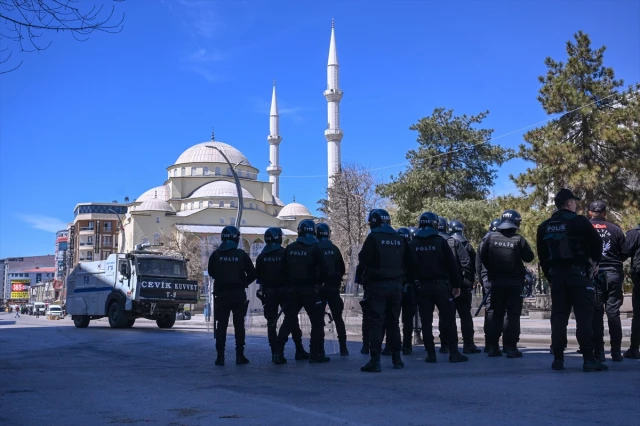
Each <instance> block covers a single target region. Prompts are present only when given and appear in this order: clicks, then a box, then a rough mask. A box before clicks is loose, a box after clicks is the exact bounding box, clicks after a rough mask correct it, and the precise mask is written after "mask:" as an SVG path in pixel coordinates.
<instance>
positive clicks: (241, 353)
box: [236, 348, 249, 365]
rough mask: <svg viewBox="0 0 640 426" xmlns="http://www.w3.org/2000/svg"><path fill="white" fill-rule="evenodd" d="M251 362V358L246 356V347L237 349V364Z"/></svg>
mask: <svg viewBox="0 0 640 426" xmlns="http://www.w3.org/2000/svg"><path fill="white" fill-rule="evenodd" d="M245 364H249V360H248V359H247V357H246V356H244V348H239V349H236V365H245Z"/></svg>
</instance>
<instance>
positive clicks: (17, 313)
mask: <svg viewBox="0 0 640 426" xmlns="http://www.w3.org/2000/svg"><path fill="white" fill-rule="evenodd" d="M14 318H20V308H19V307H18V306H16V316H15V317H14Z"/></svg>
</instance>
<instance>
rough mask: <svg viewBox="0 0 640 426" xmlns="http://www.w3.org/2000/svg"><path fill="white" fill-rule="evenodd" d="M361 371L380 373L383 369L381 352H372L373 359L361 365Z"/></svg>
mask: <svg viewBox="0 0 640 426" xmlns="http://www.w3.org/2000/svg"><path fill="white" fill-rule="evenodd" d="M360 371H364V372H365V373H380V372H381V371H382V366H381V365H380V354H379V353H375V352H371V359H370V360H369V362H368V363H366V364H365V365H363V366H362V367H360Z"/></svg>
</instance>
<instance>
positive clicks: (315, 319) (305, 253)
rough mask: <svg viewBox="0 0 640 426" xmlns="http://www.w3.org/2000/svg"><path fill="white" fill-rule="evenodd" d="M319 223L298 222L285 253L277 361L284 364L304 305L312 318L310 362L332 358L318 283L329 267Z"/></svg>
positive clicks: (275, 359)
mask: <svg viewBox="0 0 640 426" xmlns="http://www.w3.org/2000/svg"><path fill="white" fill-rule="evenodd" d="M315 234H316V224H315V222H314V221H313V220H311V219H304V220H301V221H300V223H299V224H298V238H297V239H296V240H295V241H294V242H293V243H291V244H289V245H288V246H287V248H285V250H284V254H283V256H282V276H283V277H284V280H285V283H286V285H287V290H288V295H287V302H286V304H285V307H284V309H285V310H284V321H283V322H282V326H281V327H280V331H279V332H278V339H277V348H276V353H275V355H274V356H273V362H274V363H275V364H285V363H286V362H287V359H286V358H285V357H284V346H285V344H286V343H287V337H288V336H289V334H291V331H292V330H293V329H294V327H295V325H296V321H297V317H298V314H299V313H300V310H301V309H302V308H303V307H304V310H305V312H306V313H307V315H308V316H309V321H310V322H311V343H310V348H309V349H310V351H309V352H310V353H309V363H312V364H313V363H321V362H329V361H330V359H329V358H328V357H327V356H326V355H325V352H324V309H323V306H322V300H321V299H320V295H319V287H320V286H322V285H323V284H324V283H325V280H326V271H327V267H326V265H325V262H324V253H323V252H322V249H321V248H320V247H318V242H319V241H318V239H317V238H316V235H315Z"/></svg>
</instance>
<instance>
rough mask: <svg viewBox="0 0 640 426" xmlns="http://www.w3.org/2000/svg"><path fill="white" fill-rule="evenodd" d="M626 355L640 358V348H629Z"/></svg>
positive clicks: (629, 357)
mask: <svg viewBox="0 0 640 426" xmlns="http://www.w3.org/2000/svg"><path fill="white" fill-rule="evenodd" d="M624 357H625V358H627V359H640V350H638V348H629V349H627V350H626V351H625V353H624Z"/></svg>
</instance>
